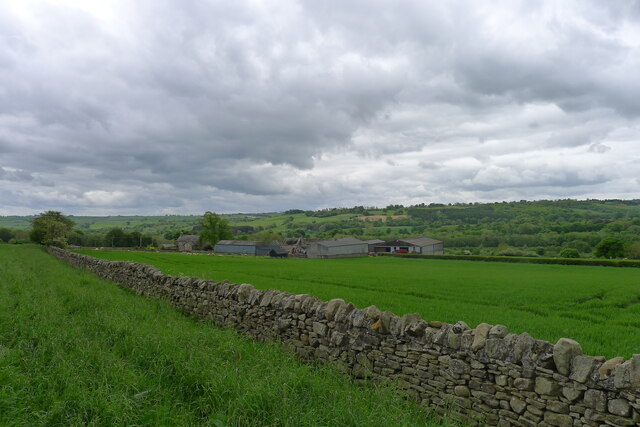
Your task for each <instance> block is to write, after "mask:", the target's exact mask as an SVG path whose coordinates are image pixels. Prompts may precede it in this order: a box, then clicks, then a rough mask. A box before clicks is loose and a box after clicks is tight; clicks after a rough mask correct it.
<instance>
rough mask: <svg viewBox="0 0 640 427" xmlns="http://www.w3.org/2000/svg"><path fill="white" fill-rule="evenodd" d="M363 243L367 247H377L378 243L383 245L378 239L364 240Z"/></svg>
mask: <svg viewBox="0 0 640 427" xmlns="http://www.w3.org/2000/svg"><path fill="white" fill-rule="evenodd" d="M364 243H366V244H369V245H377V244H379V243H384V240H380V239H372V240H365V241H364Z"/></svg>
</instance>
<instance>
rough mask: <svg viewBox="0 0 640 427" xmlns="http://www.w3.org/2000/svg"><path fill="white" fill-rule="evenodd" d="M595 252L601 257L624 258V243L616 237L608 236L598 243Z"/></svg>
mask: <svg viewBox="0 0 640 427" xmlns="http://www.w3.org/2000/svg"><path fill="white" fill-rule="evenodd" d="M593 253H594V254H595V255H596V256H597V257H600V258H622V257H624V243H623V242H622V240H620V239H618V238H616V237H607V238H606V239H602V240H601V241H600V243H598V244H597V245H596V247H595V250H594V252H593Z"/></svg>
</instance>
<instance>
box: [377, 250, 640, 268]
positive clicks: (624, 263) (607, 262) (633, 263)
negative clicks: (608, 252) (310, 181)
mask: <svg viewBox="0 0 640 427" xmlns="http://www.w3.org/2000/svg"><path fill="white" fill-rule="evenodd" d="M378 255H384V256H396V257H401V258H427V259H452V260H464V261H489V262H519V263H528V264H562V265H597V266H605V267H640V261H637V260H627V259H584V258H538V257H515V256H483V255H421V254H386V253H385V254H378Z"/></svg>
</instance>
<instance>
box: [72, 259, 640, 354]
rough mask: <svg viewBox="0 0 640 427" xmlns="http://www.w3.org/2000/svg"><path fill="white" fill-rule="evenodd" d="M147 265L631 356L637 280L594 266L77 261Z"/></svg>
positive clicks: (637, 274) (638, 275)
mask: <svg viewBox="0 0 640 427" xmlns="http://www.w3.org/2000/svg"><path fill="white" fill-rule="evenodd" d="M79 252H81V253H84V254H88V255H92V256H95V257H99V258H104V259H110V260H128V261H135V262H141V263H145V264H151V265H154V266H156V267H158V268H159V269H160V270H162V271H163V272H165V273H167V274H171V275H176V276H195V277H201V278H206V279H211V280H217V281H221V280H228V281H230V282H235V283H251V284H252V285H254V286H255V287H257V288H261V289H267V288H273V289H279V290H281V291H288V292H292V293H308V294H311V295H315V296H317V297H319V298H322V299H324V300H329V299H332V298H343V299H344V300H345V301H350V302H353V303H354V304H355V305H356V306H358V307H361V308H363V307H366V306H369V305H376V306H378V307H379V308H380V309H382V310H389V311H392V312H394V313H396V314H398V315H403V314H406V313H420V314H421V315H422V317H423V318H424V319H425V320H440V321H445V322H451V323H453V322H456V321H458V320H463V321H465V322H467V323H468V324H469V326H471V327H475V326H476V325H477V324H478V323H481V322H486V323H491V324H504V325H507V326H508V327H509V329H510V331H511V332H514V333H522V332H528V333H530V334H531V335H532V336H533V337H535V338H538V339H545V340H549V341H551V342H556V341H557V340H558V339H559V338H562V337H568V338H573V339H575V340H577V341H578V342H580V343H581V345H582V348H583V350H584V351H585V353H587V354H591V355H603V356H607V357H615V356H624V357H627V358H628V357H630V356H631V355H632V354H633V353H640V270H638V269H635V268H615V267H596V266H566V265H544V264H507V263H489V262H469V261H451V260H435V259H404V258H392V257H377V258H344V259H298V258H289V259H271V258H266V257H265V258H263V257H247V256H221V255H210V254H178V253H154V252H126V251H94V250H84V251H79Z"/></svg>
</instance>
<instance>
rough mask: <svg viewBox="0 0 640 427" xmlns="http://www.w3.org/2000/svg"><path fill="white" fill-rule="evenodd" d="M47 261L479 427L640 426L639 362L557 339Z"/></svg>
mask: <svg viewBox="0 0 640 427" xmlns="http://www.w3.org/2000/svg"><path fill="white" fill-rule="evenodd" d="M49 251H50V252H51V253H52V254H53V255H54V256H56V257H58V258H59V259H62V260H65V261H67V262H69V263H70V264H71V265H73V266H76V267H81V268H84V269H87V270H89V271H92V272H93V273H95V274H97V275H98V276H100V277H102V278H104V279H108V280H112V281H114V282H116V283H118V284H120V285H122V286H124V287H126V288H129V289H132V290H134V291H135V292H136V293H138V294H140V295H145V296H149V297H156V298H164V299H166V300H168V301H170V303H171V304H173V306H175V307H176V308H178V309H180V310H183V311H184V312H186V313H189V314H191V315H194V316H197V317H199V318H202V319H211V320H213V321H215V322H216V323H218V324H220V325H229V326H233V327H235V328H237V329H239V330H241V331H243V332H245V333H247V334H249V335H251V336H252V337H254V338H256V339H258V340H265V339H276V340H279V341H281V342H283V343H284V344H285V345H286V346H287V347H288V348H290V349H291V350H292V351H294V352H295V353H296V354H297V355H298V356H300V357H301V358H304V359H313V360H320V361H323V362H329V363H332V364H334V365H335V366H337V367H338V368H339V369H341V370H343V371H344V372H346V373H349V374H350V375H352V376H354V377H356V378H367V379H371V380H393V381H396V382H397V383H398V384H399V385H400V387H401V388H402V389H403V390H404V391H405V392H406V393H407V394H408V395H409V397H411V398H413V399H415V400H416V401H418V402H420V403H421V404H424V405H427V406H429V407H431V408H433V409H435V410H436V411H437V412H445V411H448V412H453V413H457V414H459V415H460V416H461V417H462V418H463V419H465V420H467V421H468V422H470V423H472V424H477V425H499V426H511V425H513V426H563V427H564V426H567V427H568V426H582V425H587V426H601V425H613V426H631V425H640V355H634V356H633V357H632V359H631V360H624V359H623V358H614V359H610V360H605V359H604V358H603V357H593V356H587V355H583V354H582V350H581V348H580V345H579V344H578V343H576V342H575V341H573V340H570V339H566V338H562V339H560V340H559V341H558V342H557V343H556V344H555V345H554V344H551V343H549V342H547V341H541V340H537V339H535V338H533V337H531V336H530V335H529V334H527V333H523V334H520V335H515V334H511V333H509V332H508V330H507V327H505V326H502V325H493V326H492V325H488V324H485V323H483V324H480V325H478V326H477V327H476V328H475V329H471V328H469V327H468V326H467V325H466V324H465V323H464V322H458V323H456V324H454V325H452V324H447V323H441V322H435V321H433V322H426V321H424V320H423V319H422V318H421V317H420V316H419V315H417V314H408V315H405V316H403V317H398V316H396V315H394V314H392V313H389V312H386V311H385V312H381V311H380V310H379V309H378V308H376V307H375V306H371V307H367V308H364V309H359V308H356V307H355V306H354V305H353V304H351V303H345V302H344V301H343V300H340V299H333V300H331V301H328V302H326V301H321V300H319V299H318V298H316V297H314V296H311V295H294V294H290V293H287V292H280V291H277V290H271V289H270V290H258V289H255V288H254V287H253V286H251V285H249V284H240V285H237V284H230V283H227V282H213V281H209V280H202V279H198V278H193V277H172V276H167V275H165V274H163V273H162V272H160V271H159V270H158V269H156V268H154V267H151V266H148V265H144V264H136V263H131V262H112V261H105V260H100V259H96V258H92V257H89V256H85V255H80V254H77V253H73V252H68V251H65V250H62V249H58V248H50V249H49Z"/></svg>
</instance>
